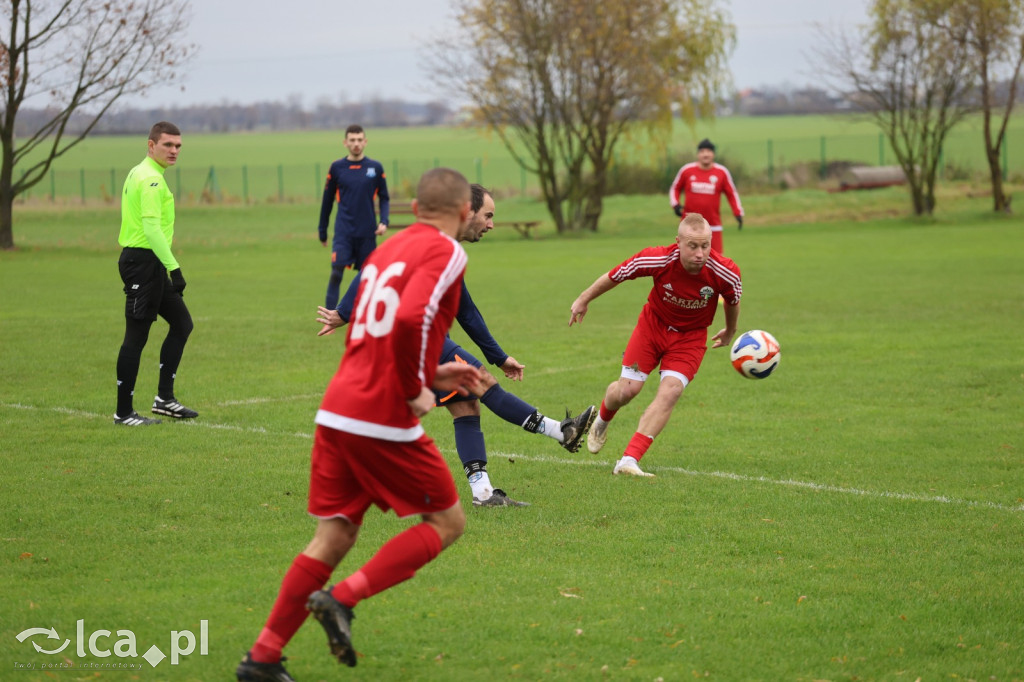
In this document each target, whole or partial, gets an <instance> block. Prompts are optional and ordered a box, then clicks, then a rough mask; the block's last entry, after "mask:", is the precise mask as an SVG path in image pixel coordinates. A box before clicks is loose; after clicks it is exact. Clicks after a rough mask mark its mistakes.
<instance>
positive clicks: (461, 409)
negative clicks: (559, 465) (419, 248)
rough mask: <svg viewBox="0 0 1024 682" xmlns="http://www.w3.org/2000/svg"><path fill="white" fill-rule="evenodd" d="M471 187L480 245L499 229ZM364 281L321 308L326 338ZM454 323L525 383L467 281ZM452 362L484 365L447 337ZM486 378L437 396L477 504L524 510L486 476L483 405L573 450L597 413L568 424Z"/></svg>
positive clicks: (482, 196) (472, 235)
mask: <svg viewBox="0 0 1024 682" xmlns="http://www.w3.org/2000/svg"><path fill="white" fill-rule="evenodd" d="M471 189H472V203H471V205H470V210H471V212H472V213H471V215H470V229H469V230H467V234H466V240H467V241H471V242H475V241H479V239H480V237H481V236H482V235H483V234H484V233H485V232H487V231H489V230H490V229H491V228H492V227H493V226H494V220H493V218H494V199H493V198H492V197H491V195H490V193H489V192H487V190H485V189H484V188H483V187H481V186H480V185H476V184H474V185H471ZM359 281H360V278H359V277H356V279H354V280H353V281H352V283H351V284H350V285H349V288H348V290H347V291H346V292H345V296H344V297H343V298H342V299H341V302H340V303H339V304H338V306H337V308H336V309H335V310H330V309H325V308H321V309H320V318H318V321H319V322H322V323H323V324H324V328H323V329H321V331H320V334H321V335H323V334H328V333H330V332H331V331H333V330H334V329H335V328H336V327H339V326H341V325H343V324H345V323H347V322H348V320H349V319H350V317H351V315H352V308H353V306H354V304H355V300H356V295H357V293H358V291H359ZM455 319H456V320H458V322H459V325H460V326H461V327H462V328H463V330H465V332H466V333H467V334H468V335H469V338H470V339H472V340H473V343H475V344H476V345H477V346H479V347H480V350H482V351H483V353H484V357H485V358H486V359H487V361H488V362H489V363H491V364H493V365H496V366H498V367H501V369H502V371H503V372H504V373H505V376H506V377H508V378H510V379H514V380H518V379H522V377H523V369H524V366H523V365H521V364H519V362H518V361H516V359H515V358H513V357H512V356H510V355H509V354H508V353H506V352H505V351H504V350H502V348H501V346H500V345H498V342H497V341H495V340H494V336H492V335H491V332H490V330H489V329H488V328H487V323H486V322H485V321H484V318H483V315H481V314H480V311H479V310H478V309H477V307H476V304H474V303H473V298H472V297H471V296H470V295H469V289H467V288H466V283H465V281H463V283H462V293H461V296H460V298H459V310H458V312H457V313H456V315H455ZM451 361H456V362H466V363H468V364H471V365H473V366H474V367H477V368H481V367H482V366H483V363H481V362H480V361H479V360H477V359H476V358H475V357H473V355H472V354H470V353H469V352H467V351H466V350H465V349H464V348H462V346H460V345H458V344H457V343H455V342H454V341H452V340H451V338H450V337H445V340H444V346H443V347H442V349H441V360H440V362H441V363H445V362H451ZM481 375H482V377H481V383H482V384H483V386H484V389H483V392H482V393H481V394H480V395H479V396H475V395H470V396H460V395H458V394H457V393H453V394H449V395H444V394H436V397H437V402H436V404H437V405H444V406H445V407H447V408H448V411H449V412H451V414H452V417H453V418H454V421H453V425H454V427H455V448H456V450H458V453H459V459H460V460H461V461H462V467H463V470H464V471H465V472H466V478H467V479H469V485H470V488H471V489H472V491H473V504H474V506H483V507H501V506H523V505H525V503H524V502H517V501H515V500H513V499H511V498H510V497H508V495H506V494H505V492H504V491H502V490H501V489H500V488H494V487H493V486H492V485H491V481H490V477H489V476H488V474H487V449H486V447H485V444H484V434H483V431H481V430H480V403H483V404H484V405H485V406H487V408H488V409H489V410H491V411H492V412H494V413H495V414H496V415H498V416H499V417H501V418H502V419H504V420H505V421H507V422H510V423H512V424H515V425H516V426H520V427H522V428H523V429H525V430H526V431H529V432H530V433H539V434H542V435H545V436H548V437H550V438H554V439H555V440H557V441H558V442H560V443H561V444H562V447H564V448H565V449H566V450H568V451H569V452H576V451H577V450H579V448H580V445H581V443H582V441H583V439H584V438H585V437H586V435H587V432H588V431H589V430H590V426H591V424H592V423H593V421H594V418H595V417H596V414H597V412H596V410H595V409H594V406H593V405H591V406H590V407H588V408H587V409H585V410H583V412H581V413H580V414H579V415H578V416H576V417H569V416H566V418H565V419H564V420H562V421H561V422H558V421H555V420H554V419H551V418H549V417H545V416H544V415H543V414H541V413H540V412H539V411H538V410H537V408H535V407H533V406H532V405H530V404H528V403H526V402H525V401H523V400H522V399H520V398H519V397H518V396H516V395H514V394H512V393H509V392H508V391H506V390H505V389H503V388H502V387H501V386H500V385H499V384H498V382H497V380H496V379H495V378H494V377H493V376H492V375H491V374H490V372H481Z"/></svg>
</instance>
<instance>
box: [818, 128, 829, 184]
mask: <svg viewBox="0 0 1024 682" xmlns="http://www.w3.org/2000/svg"><path fill="white" fill-rule="evenodd" d="M827 173H828V162H827V161H826V160H825V136H824V135H822V136H821V168H820V169H819V170H818V177H819V178H821V179H822V180H824V179H825V175H826V174H827Z"/></svg>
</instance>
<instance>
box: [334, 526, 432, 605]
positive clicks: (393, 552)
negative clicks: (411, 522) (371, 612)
mask: <svg viewBox="0 0 1024 682" xmlns="http://www.w3.org/2000/svg"><path fill="white" fill-rule="evenodd" d="M440 553H441V536H439V535H438V534H437V531H435V530H434V529H433V527H431V526H430V525H429V524H426V523H420V524H417V525H415V526H413V527H412V528H409V529H408V530H406V531H403V532H402V533H399V534H398V535H396V536H395V537H393V538H391V539H390V540H388V541H387V542H386V543H384V546H383V547H381V548H380V549H379V550H377V553H376V554H374V555H373V556H372V557H371V558H370V560H369V561H367V562H366V563H365V564H364V565H363V567H362V568H360V569H359V570H358V571H356V572H355V573H353V574H352V575H350V576H349V577H347V578H345V579H344V580H343V581H341V582H340V583H338V584H337V585H335V586H334V589H333V590H331V595H332V596H333V597H334V598H335V599H337V600H338V601H339V602H341V603H342V604H344V605H345V606H347V607H349V608H352V607H353V606H355V605H356V604H357V603H359V602H360V601H361V600H363V599H366V598H367V597H371V596H373V595H375V594H377V593H378V592H383V591H384V590H386V589H388V588H389V587H393V586H394V585H397V584H398V583H400V582H403V581H406V580H408V579H409V578H411V577H413V576H414V575H416V571H418V570H419V569H420V568H421V567H423V566H425V565H426V564H427V563H428V562H429V561H430V560H432V559H433V558H434V557H436V556H437V555H438V554H440Z"/></svg>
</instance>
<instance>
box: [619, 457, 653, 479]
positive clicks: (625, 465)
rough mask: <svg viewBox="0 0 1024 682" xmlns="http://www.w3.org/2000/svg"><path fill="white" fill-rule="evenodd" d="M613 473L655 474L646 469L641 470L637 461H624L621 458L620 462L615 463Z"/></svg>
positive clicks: (651, 475)
mask: <svg viewBox="0 0 1024 682" xmlns="http://www.w3.org/2000/svg"><path fill="white" fill-rule="evenodd" d="M612 473H613V474H615V475H616V476H618V475H620V474H625V475H627V476H648V477H653V476H654V474H649V473H647V472H646V471H643V470H641V469H640V467H639V466H638V465H636V464H635V463H633V462H628V461H623V460H621V459H620V460H619V463H618V464H616V465H615V468H614V469H612Z"/></svg>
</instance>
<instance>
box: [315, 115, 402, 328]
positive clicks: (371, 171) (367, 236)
mask: <svg viewBox="0 0 1024 682" xmlns="http://www.w3.org/2000/svg"><path fill="white" fill-rule="evenodd" d="M345 147H346V148H347V149H348V156H346V157H345V158H344V159H338V160H337V161H335V162H334V163H332V164H331V168H330V170H329V171H328V172H327V182H326V183H324V196H323V201H322V202H321V205H320V223H319V225H318V227H317V229H318V231H319V233H320V243H321V244H323V245H324V246H327V221H328V220H329V219H330V217H331V207H332V206H333V205H334V204H337V205H338V212H337V214H336V215H335V218H334V244H333V246H332V248H331V278H330V280H329V281H328V283H327V297H326V304H327V307H328V308H334V306H335V305H336V304H337V302H338V294H339V293H340V291H341V280H342V276H343V275H344V273H345V268H346V267H352V268H353V269H355V270H358V269H360V268H361V267H362V266H363V261H364V260H366V257H367V256H369V255H370V252H371V251H373V250H374V249H375V248H377V237H378V236H380V235H382V234H384V232H385V230H387V227H388V207H389V203H390V197H389V196H388V183H387V181H386V180H385V179H384V166H382V165H381V164H380V162H378V161H374V160H373V159H371V158H369V157H367V156H365V155H364V154H363V150H364V149H365V148H366V134H365V133H364V132H363V129H362V127H360V126H358V125H351V126H349V127H348V128H347V129H346V130H345ZM374 198H376V199H377V201H378V202H379V203H380V222H379V223H378V222H377V213H376V211H375V210H374V205H373V200H374Z"/></svg>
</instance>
